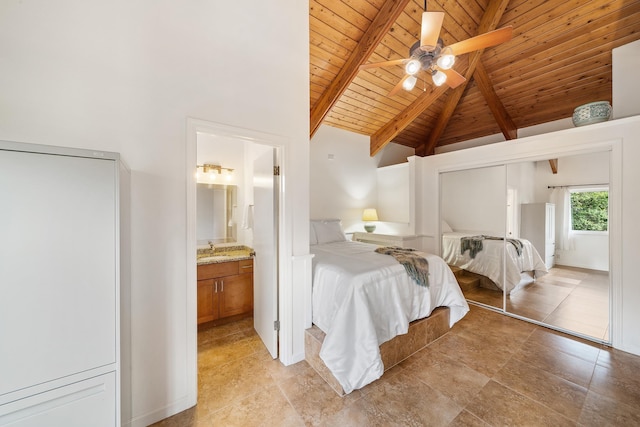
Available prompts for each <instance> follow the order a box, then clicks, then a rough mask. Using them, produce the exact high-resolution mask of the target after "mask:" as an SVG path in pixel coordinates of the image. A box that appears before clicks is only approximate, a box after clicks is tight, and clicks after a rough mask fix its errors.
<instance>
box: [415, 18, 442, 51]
mask: <svg viewBox="0 0 640 427" xmlns="http://www.w3.org/2000/svg"><path fill="white" fill-rule="evenodd" d="M442 21H444V12H422V26H421V28H420V48H421V49H422V50H424V51H425V52H429V51H432V50H433V49H434V48H435V47H436V46H437V44H438V37H440V29H441V28H442Z"/></svg>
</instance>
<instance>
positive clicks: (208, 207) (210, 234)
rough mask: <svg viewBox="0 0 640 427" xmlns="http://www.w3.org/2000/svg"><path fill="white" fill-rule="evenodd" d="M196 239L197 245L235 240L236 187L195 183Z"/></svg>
mask: <svg viewBox="0 0 640 427" xmlns="http://www.w3.org/2000/svg"><path fill="white" fill-rule="evenodd" d="M196 204H197V216H196V222H197V224H196V239H197V241H198V245H207V244H208V243H209V242H212V243H214V244H215V243H233V242H236V241H237V230H238V226H237V221H236V211H237V187H236V186H235V185H220V184H201V183H198V184H197V190H196Z"/></svg>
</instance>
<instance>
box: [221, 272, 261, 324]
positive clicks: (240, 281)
mask: <svg viewBox="0 0 640 427" xmlns="http://www.w3.org/2000/svg"><path fill="white" fill-rule="evenodd" d="M218 295H219V297H220V317H227V316H234V315H236V314H243V313H247V312H250V311H252V310H253V274H252V273H247V274H238V275H236V276H227V277H224V278H222V279H218Z"/></svg>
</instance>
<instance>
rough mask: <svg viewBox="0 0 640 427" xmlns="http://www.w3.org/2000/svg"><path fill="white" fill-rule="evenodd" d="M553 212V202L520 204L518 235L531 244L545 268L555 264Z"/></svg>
mask: <svg viewBox="0 0 640 427" xmlns="http://www.w3.org/2000/svg"><path fill="white" fill-rule="evenodd" d="M555 212H556V209H555V205H554V204H553V203H525V204H522V205H521V206H520V215H521V218H520V237H521V238H523V239H527V240H529V241H530V242H531V244H533V246H534V247H535V248H536V250H537V251H538V253H539V254H540V256H541V257H542V259H543V260H544V263H545V265H546V266H547V268H551V267H553V265H554V264H555V259H554V257H555V249H556V228H555V218H556V214H555Z"/></svg>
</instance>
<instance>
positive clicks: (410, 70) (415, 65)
mask: <svg viewBox="0 0 640 427" xmlns="http://www.w3.org/2000/svg"><path fill="white" fill-rule="evenodd" d="M420 68H422V64H421V63H420V61H418V60H417V59H415V58H414V59H411V60H409V62H407V65H405V66H404V71H405V72H406V73H407V74H409V75H412V76H413V75H414V74H415V73H417V72H418V71H420Z"/></svg>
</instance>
